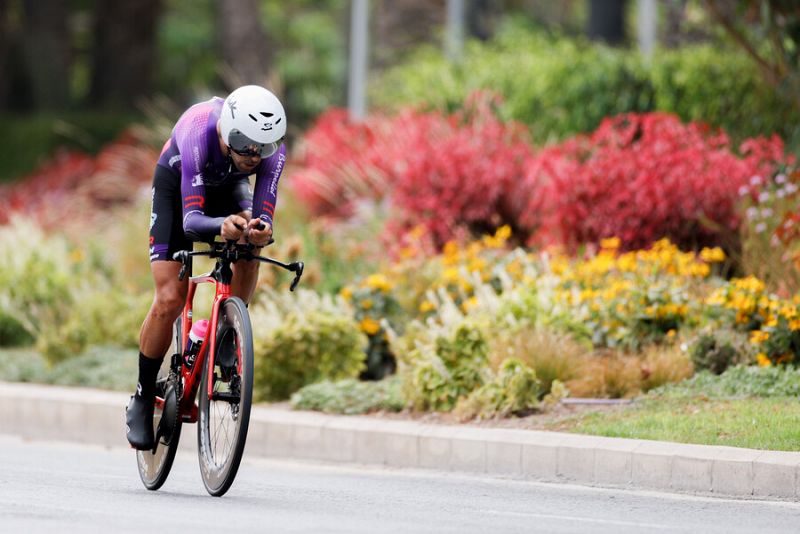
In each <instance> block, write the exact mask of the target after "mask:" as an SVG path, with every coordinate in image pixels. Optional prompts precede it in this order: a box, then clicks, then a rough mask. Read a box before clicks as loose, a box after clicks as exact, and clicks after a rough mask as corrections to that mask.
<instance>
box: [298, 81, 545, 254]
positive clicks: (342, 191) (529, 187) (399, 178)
mask: <svg viewBox="0 0 800 534" xmlns="http://www.w3.org/2000/svg"><path fill="white" fill-rule="evenodd" d="M491 104H492V102H491V101H490V99H489V98H487V97H486V95H480V94H479V95H476V96H475V97H473V99H472V100H471V101H470V102H469V103H468V105H467V106H466V107H465V110H464V111H463V112H461V113H459V114H457V115H453V116H446V115H443V114H441V113H419V112H414V111H405V112H403V113H400V114H399V115H397V116H395V117H391V118H389V117H384V116H371V117H369V118H368V119H366V120H365V121H364V122H362V123H353V122H351V121H350V120H349V119H348V118H347V115H346V113H345V112H344V111H343V110H336V111H330V112H328V113H326V114H324V115H323V116H322V117H321V118H320V119H319V121H318V122H317V124H316V125H315V127H314V128H313V129H312V130H311V131H310V132H309V133H308V135H307V136H306V139H305V143H304V148H303V150H302V155H301V157H300V165H301V166H302V170H300V171H299V172H297V173H295V174H294V175H293V176H292V177H291V179H290V181H291V183H292V186H293V187H294V189H295V191H296V192H297V194H298V196H299V197H300V198H301V199H302V200H303V201H304V202H305V203H306V205H307V206H308V207H309V208H310V210H311V212H312V213H313V214H315V215H332V216H338V217H346V216H349V215H351V214H352V212H353V205H354V202H356V201H358V200H360V199H364V198H368V199H372V200H379V199H381V198H384V197H387V198H389V200H390V203H391V205H392V207H393V208H395V210H394V211H395V216H396V220H394V221H392V223H391V224H390V225H388V226H387V234H388V237H389V238H391V236H393V235H396V232H397V231H401V230H402V229H408V228H410V227H413V226H417V225H422V226H424V227H425V228H426V229H427V230H428V231H429V233H430V234H431V237H432V238H433V241H434V243H435V244H436V245H437V246H441V245H443V244H444V243H445V242H446V241H447V240H449V239H452V238H453V237H455V236H458V235H466V234H468V233H484V232H493V231H494V230H495V229H496V228H498V227H499V226H502V225H504V224H508V225H510V226H511V227H512V230H513V231H514V234H515V236H516V237H518V238H523V239H524V238H525V237H526V236H527V235H528V234H530V233H531V232H532V230H533V229H535V227H536V223H537V218H536V216H535V214H536V213H537V212H536V211H535V210H533V211H531V210H530V208H531V206H532V205H535V202H534V201H533V200H534V199H533V194H535V193H536V189H535V187H534V185H535V181H534V180H533V179H530V178H527V175H526V173H525V168H526V167H525V163H526V160H527V159H528V158H529V157H530V156H531V149H530V145H529V142H528V137H527V133H526V131H525V130H524V128H523V127H522V126H520V125H518V124H514V123H503V122H501V121H500V120H499V119H498V118H497V117H496V115H495V114H494V112H493V111H492V109H491Z"/></svg>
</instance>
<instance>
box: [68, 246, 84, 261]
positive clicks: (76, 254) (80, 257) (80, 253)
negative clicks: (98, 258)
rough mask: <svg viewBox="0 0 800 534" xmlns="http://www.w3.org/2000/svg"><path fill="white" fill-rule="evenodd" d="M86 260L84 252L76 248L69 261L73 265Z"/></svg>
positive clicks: (70, 254)
mask: <svg viewBox="0 0 800 534" xmlns="http://www.w3.org/2000/svg"><path fill="white" fill-rule="evenodd" d="M84 258H85V257H84V255H83V251H82V250H81V249H79V248H76V249H74V250H73V251H72V252H70V253H69V259H70V261H71V262H72V263H81V262H82V261H83V260H84Z"/></svg>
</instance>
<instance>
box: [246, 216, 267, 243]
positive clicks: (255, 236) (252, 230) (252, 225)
mask: <svg viewBox="0 0 800 534" xmlns="http://www.w3.org/2000/svg"><path fill="white" fill-rule="evenodd" d="M262 224H263V225H264V229H263V230H259V229H258V227H259V225H262ZM271 237H272V225H270V224H269V223H268V222H266V221H262V220H261V219H251V220H250V222H249V223H247V241H248V242H250V243H252V244H253V245H255V246H257V247H264V246H266V245H267V243H269V240H270V238H271Z"/></svg>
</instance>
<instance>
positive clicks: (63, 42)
mask: <svg viewBox="0 0 800 534" xmlns="http://www.w3.org/2000/svg"><path fill="white" fill-rule="evenodd" d="M68 18H69V10H68V8H67V3H66V2H64V1H63V0H24V1H23V2H22V24H23V28H24V31H23V32H22V44H23V59H24V63H25V70H26V72H27V76H26V77H27V79H28V83H29V87H30V98H31V101H32V103H33V107H34V109H64V108H65V107H66V106H67V104H68V103H69V71H70V69H69V63H70V39H69V29H68V27H67V21H68Z"/></svg>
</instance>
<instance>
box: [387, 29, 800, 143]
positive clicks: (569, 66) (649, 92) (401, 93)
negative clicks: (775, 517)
mask: <svg viewBox="0 0 800 534" xmlns="http://www.w3.org/2000/svg"><path fill="white" fill-rule="evenodd" d="M476 89H489V90H492V91H495V92H498V93H499V94H500V95H502V97H503V100H504V104H503V105H502V109H501V112H502V115H503V116H505V117H506V118H510V119H515V120H518V121H521V122H523V123H525V124H527V125H528V126H529V127H530V128H531V131H532V133H533V136H534V139H535V140H536V141H537V142H546V141H551V140H557V139H563V138H565V137H568V136H570V135H573V134H575V133H578V132H588V131H591V130H593V129H594V128H595V127H596V126H597V125H598V124H599V123H600V121H601V120H602V119H603V118H604V117H608V116H612V115H617V114H619V113H623V112H629V111H640V112H644V111H654V110H659V111H668V112H674V113H676V114H678V115H679V116H680V117H681V118H682V119H684V120H702V121H704V122H707V123H708V124H711V125H714V126H723V127H725V128H726V130H728V131H729V133H731V134H732V135H733V136H734V137H735V138H737V139H741V138H744V137H749V136H753V135H763V134H772V133H778V134H779V135H781V136H783V137H784V138H785V139H789V140H791V139H792V138H793V137H795V136H796V135H797V132H798V129H797V128H796V127H795V126H794V124H796V123H797V120H796V118H797V117H798V113H797V112H796V111H794V110H793V109H792V108H791V106H790V105H789V104H788V103H785V102H783V101H781V100H780V99H779V98H778V97H777V96H776V94H775V92H774V91H773V90H772V89H771V88H770V87H768V86H767V85H766V83H765V82H764V81H763V79H762V77H761V75H760V73H759V72H758V69H757V67H756V66H755V65H754V64H753V63H752V62H751V61H750V60H749V58H747V57H746V56H745V55H744V54H743V53H742V52H739V51H738V50H736V49H734V50H723V49H719V48H715V47H712V46H710V45H692V46H687V47H684V48H682V49H678V50H665V51H661V52H659V53H658V54H656V55H655V57H654V58H653V60H652V63H651V64H650V65H647V64H646V63H645V62H644V60H643V58H642V57H641V56H640V54H639V53H638V51H636V50H635V49H630V50H626V49H619V48H610V47H607V46H603V45H599V44H596V43H588V42H584V41H576V40H569V39H563V38H562V39H559V38H549V37H545V36H542V35H540V34H536V33H532V32H530V31H528V30H524V29H520V28H508V29H506V30H504V31H503V32H502V33H501V34H500V35H499V37H498V38H497V39H496V40H495V41H493V42H491V43H488V44H480V43H470V44H469V45H468V46H467V49H466V53H465V55H464V59H463V61H462V62H461V63H460V64H451V63H450V62H448V61H447V60H446V59H445V58H444V57H443V56H442V54H441V53H440V52H439V51H438V50H434V49H431V48H423V49H421V50H419V51H417V53H416V54H414V55H412V57H411V59H410V60H409V61H408V62H407V63H404V64H402V65H400V66H398V67H395V68H394V69H390V70H389V71H387V72H386V73H384V74H383V75H382V76H381V77H379V78H377V79H376V80H375V81H374V82H373V85H372V87H371V102H373V103H374V104H376V105H377V106H379V107H385V108H389V109H397V108H398V107H401V106H404V105H415V106H420V107H422V108H425V109H442V110H446V111H453V110H454V109H457V108H459V107H461V106H462V105H463V102H464V99H465V98H466V97H467V95H469V94H470V93H471V92H472V91H474V90H476ZM798 137H800V136H798Z"/></svg>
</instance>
